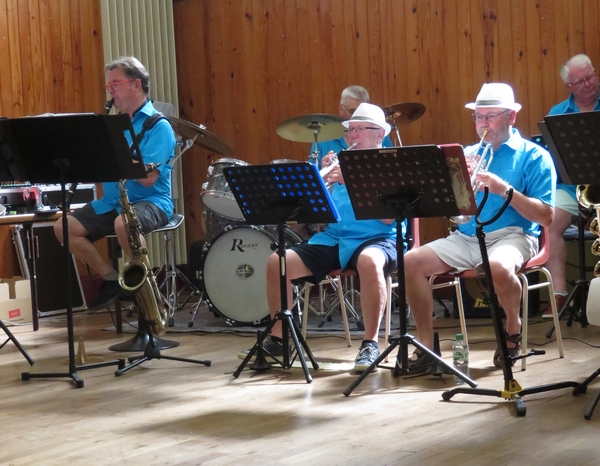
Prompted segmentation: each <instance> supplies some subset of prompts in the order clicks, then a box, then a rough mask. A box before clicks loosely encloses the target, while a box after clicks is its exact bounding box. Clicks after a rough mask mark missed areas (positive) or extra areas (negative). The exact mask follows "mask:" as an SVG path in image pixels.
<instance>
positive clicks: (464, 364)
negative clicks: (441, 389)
mask: <svg viewBox="0 0 600 466" xmlns="http://www.w3.org/2000/svg"><path fill="white" fill-rule="evenodd" d="M452 359H453V360H454V367H455V368H456V369H458V370H459V371H461V372H462V373H463V374H465V375H466V376H467V377H468V376H469V347H468V346H467V343H466V342H465V340H464V339H463V335H462V333H457V334H456V340H454V343H453V344H452ZM454 383H455V384H456V385H462V384H464V383H465V381H464V380H463V379H461V378H460V377H457V376H456V375H455V376H454Z"/></svg>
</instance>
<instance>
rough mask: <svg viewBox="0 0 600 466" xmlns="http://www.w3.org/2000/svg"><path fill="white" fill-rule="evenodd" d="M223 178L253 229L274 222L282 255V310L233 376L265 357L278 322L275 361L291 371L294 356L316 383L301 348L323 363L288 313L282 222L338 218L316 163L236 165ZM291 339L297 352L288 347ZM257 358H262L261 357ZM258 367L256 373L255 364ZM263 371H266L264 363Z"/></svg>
mask: <svg viewBox="0 0 600 466" xmlns="http://www.w3.org/2000/svg"><path fill="white" fill-rule="evenodd" d="M224 174H225V178H226V179H227V182H228V183H229V186H230V187H231V191H232V193H233V194H234V196H235V198H236V201H237V203H238V205H239V207H240V210H241V211H242V214H243V215H244V218H245V219H246V221H247V222H248V224H250V225H268V224H273V223H274V221H276V224H277V230H278V244H277V255H278V256H279V289H280V297H281V304H280V310H279V311H277V312H276V313H275V316H274V318H273V319H272V320H271V322H270V324H269V325H268V326H267V328H266V329H265V330H264V332H260V333H259V335H258V338H257V342H256V344H255V345H254V346H253V347H252V348H251V350H250V352H249V353H248V355H247V356H246V358H245V359H244V361H243V362H242V363H241V364H240V366H239V367H238V369H237V370H236V371H235V372H234V373H233V376H234V377H235V378H237V377H239V375H240V373H241V372H242V370H243V369H244V367H245V366H246V364H248V362H249V361H250V360H251V359H252V357H253V356H254V354H255V353H257V351H260V353H259V354H258V356H259V357H260V356H262V351H263V348H262V343H263V341H264V340H265V338H266V337H267V335H269V333H270V332H271V330H272V329H273V327H274V326H275V324H276V323H277V322H281V325H282V337H283V359H282V360H279V359H278V358H275V359H276V361H277V362H278V363H279V364H280V365H281V366H282V367H283V368H284V369H289V368H290V367H291V365H292V363H293V355H294V354H295V355H296V356H297V357H298V359H299V360H300V363H301V365H302V369H303V371H304V376H305V378H306V382H307V383H310V382H312V377H311V375H310V373H309V371H308V367H307V365H306V359H305V358H304V354H303V350H304V351H305V352H306V355H307V356H308V358H309V359H310V361H311V363H312V366H313V368H314V369H318V367H319V365H318V364H317V361H316V360H315V358H314V357H313V355H312V353H311V351H310V349H309V348H308V345H307V344H306V341H305V340H304V338H303V337H302V334H301V333H300V332H299V330H298V327H297V325H296V323H295V321H294V319H293V316H292V312H291V311H290V310H289V309H288V297H287V273H286V253H285V239H284V229H283V228H284V224H285V223H286V222H288V221H296V222H298V223H333V222H337V220H338V219H339V214H338V213H337V211H336V209H335V205H334V204H333V202H332V200H331V197H330V196H329V192H328V191H327V189H326V188H325V186H324V184H323V179H322V178H321V176H320V175H319V173H318V171H317V168H316V166H315V165H313V164H310V163H306V162H298V163H283V164H269V165H253V166H249V167H232V168H225V169H224ZM290 336H291V338H292V341H293V343H294V349H292V348H291V347H290V344H289V338H290ZM257 359H258V358H257ZM255 368H257V369H258V367H257V366H255ZM260 368H261V369H268V368H269V366H267V365H264V366H261V367H260Z"/></svg>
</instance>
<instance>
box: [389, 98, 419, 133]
mask: <svg viewBox="0 0 600 466" xmlns="http://www.w3.org/2000/svg"><path fill="white" fill-rule="evenodd" d="M383 111H384V113H385V119H386V120H388V121H391V120H394V121H395V122H396V126H398V127H401V126H406V125H410V124H411V123H414V122H415V121H417V120H418V119H419V118H421V117H422V116H423V114H424V113H425V105H423V104H420V103H418V102H403V103H400V104H394V105H390V106H388V107H383Z"/></svg>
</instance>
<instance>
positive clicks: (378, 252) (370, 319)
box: [238, 103, 404, 372]
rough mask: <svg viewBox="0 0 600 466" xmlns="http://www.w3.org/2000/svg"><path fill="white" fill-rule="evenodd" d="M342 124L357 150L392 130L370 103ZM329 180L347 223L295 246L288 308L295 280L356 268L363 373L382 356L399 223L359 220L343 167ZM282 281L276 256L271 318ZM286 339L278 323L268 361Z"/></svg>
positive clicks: (358, 367)
mask: <svg viewBox="0 0 600 466" xmlns="http://www.w3.org/2000/svg"><path fill="white" fill-rule="evenodd" d="M342 124H343V125H344V126H345V127H346V128H347V130H346V133H347V135H348V142H349V143H350V145H352V144H356V145H355V146H354V147H355V148H356V149H374V148H378V147H381V144H382V141H383V138H384V137H385V136H387V135H388V134H389V132H390V130H391V128H390V125H389V124H388V123H387V122H386V121H385V114H384V112H383V110H382V109H381V108H379V107H377V106H376V105H372V104H369V103H362V104H360V105H359V106H358V108H357V109H356V111H355V112H354V113H353V115H352V117H351V118H350V119H349V120H347V121H344V122H343V123H342ZM333 155H334V154H333V153H331V152H330V153H329V154H327V155H326V156H325V157H324V158H323V165H324V166H327V165H329V164H330V163H331V162H332V161H333ZM325 181H326V182H328V183H334V184H333V191H332V193H331V197H332V199H333V201H334V202H335V205H336V207H337V209H338V212H339V214H340V217H341V220H340V221H339V222H338V223H332V224H329V225H328V227H327V229H326V230H325V231H323V232H321V233H317V234H316V235H314V236H313V237H312V238H310V240H309V241H308V242H304V243H302V244H299V245H296V246H292V247H291V248H290V249H289V250H288V251H287V253H286V272H287V281H288V301H289V302H288V309H291V305H292V303H291V298H292V293H291V281H292V280H294V279H297V278H304V277H306V278H307V280H309V281H311V282H312V283H315V284H316V283H319V282H320V281H321V280H323V279H324V278H325V276H326V274H327V273H329V272H331V271H332V270H335V269H343V268H346V267H351V268H354V269H356V270H357V272H358V275H359V277H360V285H361V295H360V298H361V309H362V315H363V320H364V324H365V336H364V340H363V342H362V344H361V347H360V350H359V352H358V355H357V357H356V360H355V362H354V370H355V371H357V372H363V371H365V370H366V369H367V368H368V367H369V366H370V365H371V364H372V363H373V362H374V361H375V360H376V359H377V358H378V357H379V345H378V343H377V339H378V335H379V325H380V323H381V317H382V315H383V312H384V308H385V304H386V299H387V293H386V283H385V280H386V279H385V277H386V275H387V274H389V273H391V272H392V271H393V270H394V269H395V268H396V222H395V220H394V219H388V220H356V218H355V217H354V211H353V209H352V204H351V202H350V198H349V196H348V191H347V189H346V186H345V185H344V179H343V176H342V172H341V170H340V168H339V166H338V167H336V168H334V169H333V170H332V171H331V172H330V173H329V174H328V175H327V176H326V177H325ZM403 229H404V226H403ZM279 278H280V276H279V256H278V255H277V254H276V253H274V254H272V255H271V256H270V257H269V261H268V263H267V298H268V302H269V310H270V313H271V316H274V315H275V313H276V312H277V311H278V310H279V308H280V303H281V300H280V299H281V298H280V293H279ZM281 337H282V334H281V323H280V322H278V323H277V325H276V326H275V327H274V328H273V334H272V336H271V338H270V339H267V340H265V342H264V343H263V346H264V347H265V350H266V353H267V358H269V356H271V355H272V356H275V357H280V356H282V355H283V347H282V344H281ZM247 354H248V351H242V352H241V353H239V354H238V357H239V358H240V359H244V358H245V357H246V355H247ZM271 359H272V358H271Z"/></svg>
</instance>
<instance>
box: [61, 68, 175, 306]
mask: <svg viewBox="0 0 600 466" xmlns="http://www.w3.org/2000/svg"><path fill="white" fill-rule="evenodd" d="M105 71H106V73H107V75H108V76H107V77H108V83H107V84H106V89H107V90H108V92H109V93H110V96H111V98H112V99H113V101H114V106H115V108H116V109H118V110H119V111H120V112H121V113H127V114H129V116H130V117H131V123H132V126H133V129H134V131H135V133H136V134H139V133H140V132H141V131H142V125H143V124H144V121H146V119H148V118H149V117H150V116H151V115H153V114H155V113H157V112H156V110H155V108H154V106H153V105H152V102H151V101H150V100H149V99H148V91H149V89H150V75H149V74H148V71H147V70H146V68H145V67H144V65H142V64H141V63H140V62H139V60H138V59H137V58H134V57H121V58H119V59H117V60H115V61H113V62H111V63H109V64H108V65H106V67H105ZM125 138H126V139H127V143H128V144H131V142H132V141H131V135H130V134H129V132H128V131H126V132H125ZM139 147H140V151H141V153H142V158H143V160H144V163H145V164H146V165H148V164H150V163H153V164H156V165H158V168H157V169H155V170H153V171H151V172H150V173H148V178H143V179H139V180H128V181H127V183H126V190H127V194H128V198H129V201H130V202H131V203H132V204H133V208H134V210H135V213H136V216H137V218H138V220H139V222H140V226H141V228H142V231H143V233H145V234H146V233H150V232H152V231H154V230H155V229H156V228H158V227H161V226H163V225H165V224H166V223H167V222H168V221H169V218H171V215H172V213H173V201H172V199H171V164H170V163H169V160H170V159H171V157H173V154H174V151H175V136H174V134H173V129H172V128H171V125H170V123H169V122H168V121H167V120H165V119H161V120H159V121H158V122H157V123H156V124H155V125H154V126H153V127H152V128H151V129H150V130H148V131H146V132H145V134H144V136H143V138H142V139H141V141H139ZM102 188H103V191H104V196H103V197H102V198H101V199H98V200H96V201H92V202H90V203H89V204H86V205H85V206H84V207H82V208H81V209H78V210H76V211H74V212H73V213H71V214H70V215H69V217H68V221H69V247H70V250H71V252H72V253H73V255H74V256H75V257H76V258H78V259H80V260H81V261H83V262H84V263H85V264H87V265H88V266H89V267H90V268H92V269H93V270H94V271H95V272H97V273H98V274H99V275H100V276H101V277H102V285H101V287H100V293H99V295H98V298H97V300H96V301H95V302H93V303H91V304H90V305H89V306H88V307H89V308H90V309H99V308H102V307H105V306H107V305H109V304H110V303H112V302H113V301H115V300H116V299H117V298H118V297H119V296H120V295H121V294H122V293H123V290H122V289H121V287H120V286H119V282H118V277H119V274H118V272H117V271H116V270H115V269H114V268H113V266H112V264H111V263H109V262H107V261H106V260H105V259H104V258H103V257H102V256H101V255H100V253H99V252H98V250H97V249H96V247H95V246H94V244H93V243H94V242H95V241H97V240H99V239H100V238H104V237H105V236H106V235H109V234H115V233H116V235H117V238H118V241H119V245H120V246H121V247H122V248H123V250H124V251H125V252H126V253H127V254H128V255H129V257H131V249H130V247H129V242H128V236H127V232H126V230H125V227H124V225H123V219H122V218H121V216H120V210H121V209H120V191H119V183H118V182H116V183H115V182H112V183H103V184H102ZM54 232H55V234H56V237H57V238H58V240H59V241H60V242H61V243H62V241H63V228H62V222H61V221H58V222H56V223H55V224H54ZM141 241H142V242H143V241H144V238H141Z"/></svg>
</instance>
